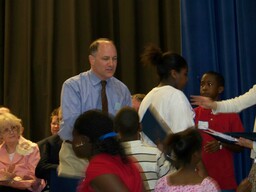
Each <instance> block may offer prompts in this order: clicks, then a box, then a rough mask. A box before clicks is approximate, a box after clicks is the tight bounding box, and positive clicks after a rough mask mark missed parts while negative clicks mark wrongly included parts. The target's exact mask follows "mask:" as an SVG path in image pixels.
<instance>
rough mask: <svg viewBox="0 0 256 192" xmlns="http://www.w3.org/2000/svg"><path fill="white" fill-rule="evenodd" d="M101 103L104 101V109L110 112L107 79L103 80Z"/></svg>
mask: <svg viewBox="0 0 256 192" xmlns="http://www.w3.org/2000/svg"><path fill="white" fill-rule="evenodd" d="M100 83H101V86H102V89H101V103H102V111H103V112H106V113H108V98H107V94H106V84H107V81H101V82H100Z"/></svg>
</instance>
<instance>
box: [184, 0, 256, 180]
mask: <svg viewBox="0 0 256 192" xmlns="http://www.w3.org/2000/svg"><path fill="white" fill-rule="evenodd" d="M255 21H256V1H255V0H193V1H191V0H181V26H182V29H181V32H182V55H183V56H184V57H185V58H186V60H187V61H188V64H189V82H188V85H187V87H186V90H185V93H186V95H187V96H188V97H189V95H191V94H199V85H200V78H201V75H202V74H203V73H204V72H206V71H209V70H214V71H217V72H220V73H221V74H222V75H223V76H224V78H225V82H226V83H225V91H224V94H223V97H222V99H227V98H232V97H235V96H238V95H240V94H243V93H244V92H246V91H248V90H249V89H250V88H251V87H252V86H253V85H254V84H255V83H256V25H255ZM255 99H256V98H255ZM255 109H256V107H255V106H254V107H251V108H249V109H246V110H244V111H243V112H241V113H240V114H241V118H242V121H243V125H244V127H245V129H246V131H248V132H250V131H253V125H254V120H255V112H256V110H255ZM249 156H250V150H245V151H244V152H243V153H241V154H238V155H235V166H236V167H235V169H236V173H237V180H238V182H240V181H241V179H242V178H244V177H246V176H247V174H248V172H249V170H250V167H251V159H250V158H249Z"/></svg>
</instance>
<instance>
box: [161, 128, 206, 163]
mask: <svg viewBox="0 0 256 192" xmlns="http://www.w3.org/2000/svg"><path fill="white" fill-rule="evenodd" d="M201 149H202V137H201V135H200V133H199V131H198V130H197V129H196V128H195V127H191V128H188V129H186V130H185V131H181V132H179V133H175V134H170V135H169V136H168V137H167V139H166V140H165V143H164V153H165V154H166V156H167V159H168V160H170V161H171V162H175V163H176V164H177V165H178V166H184V165H187V164H189V163H190V162H191V158H192V155H193V154H194V153H195V152H196V151H200V150H201Z"/></svg>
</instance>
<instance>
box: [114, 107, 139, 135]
mask: <svg viewBox="0 0 256 192" xmlns="http://www.w3.org/2000/svg"><path fill="white" fill-rule="evenodd" d="M114 126H115V131H116V132H119V133H121V134H122V135H124V136H127V137H129V136H134V135H135V134H137V132H138V130H139V127H140V123H139V115H138V113H137V111H136V110H135V109H134V108H132V107H123V108H122V109H120V110H119V111H118V112H117V114H116V116H115V119H114Z"/></svg>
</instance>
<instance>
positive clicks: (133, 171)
mask: <svg viewBox="0 0 256 192" xmlns="http://www.w3.org/2000/svg"><path fill="white" fill-rule="evenodd" d="M104 174H115V175H117V176H118V177H120V179H121V180H122V181H123V182H124V184H125V185H126V186H127V188H128V189H129V191H131V192H140V191H142V185H143V184H142V179H141V176H140V173H139V171H138V169H137V167H136V166H135V165H134V164H133V163H127V164H125V163H123V162H122V160H121V158H120V157H119V156H111V155H108V154H99V155H96V156H94V157H93V158H92V159H91V160H90V162H89V165H88V168H87V169H86V172H85V175H86V177H85V179H84V180H83V181H82V183H81V184H80V186H79V188H78V192H93V191H94V190H93V189H92V188H91V187H90V182H91V181H92V180H93V179H94V178H96V177H97V176H100V175H104Z"/></svg>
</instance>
